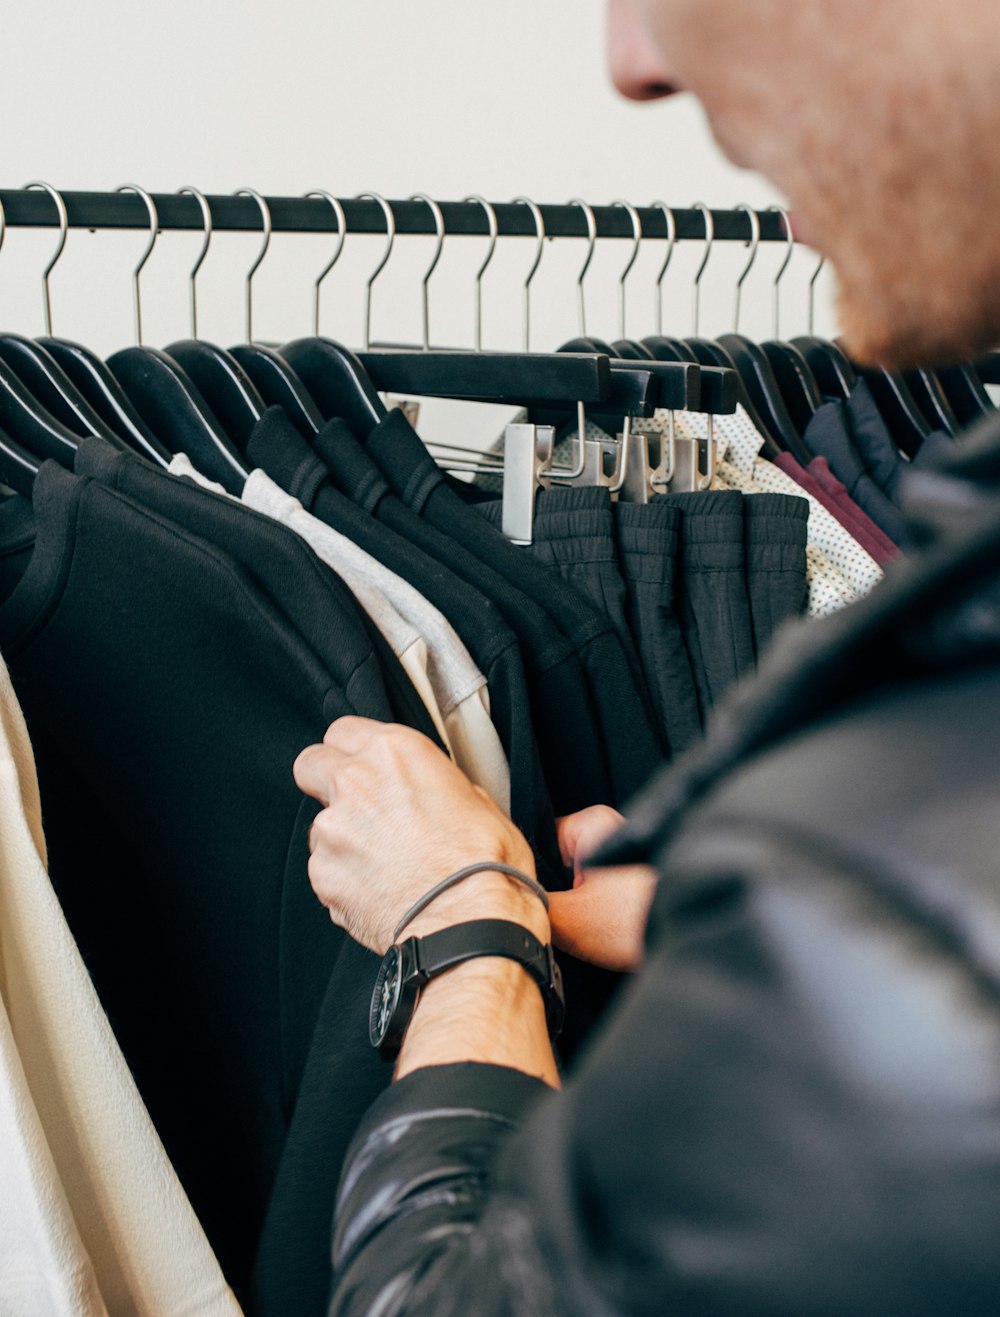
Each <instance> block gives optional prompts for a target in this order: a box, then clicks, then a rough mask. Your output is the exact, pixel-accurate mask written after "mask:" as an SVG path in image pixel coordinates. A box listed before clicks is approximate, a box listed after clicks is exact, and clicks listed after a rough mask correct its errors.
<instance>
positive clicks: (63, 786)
mask: <svg viewBox="0 0 1000 1317" xmlns="http://www.w3.org/2000/svg"><path fill="white" fill-rule="evenodd" d="M33 504H34V506H33V516H32V509H31V508H29V507H28V506H27V505H26V504H25V503H24V502H23V500H18V499H15V500H11V501H10V502H9V503H7V504H4V505H3V506H0V600H2V603H0V651H2V652H3V655H4V658H5V659H6V661H7V664H8V666H9V668H10V673H11V678H12V680H13V683H14V689H15V691H16V693H17V696H18V699H19V701H20V703H21V706H22V708H23V709H24V713H25V717H26V719H27V723H28V728H29V732H30V734H31V738H32V745H33V747H34V751H35V756H36V761H37V765H38V773H39V780H40V786H41V793H42V800H43V801H44V809H45V829H46V836H47V841H48V846H49V855H50V865H51V874H52V880H53V884H54V886H55V889H56V891H57V893H58V895H59V899H60V901H61V903H62V906H63V909H64V910H65V913H66V917H67V920H68V921H69V925H70V928H71V929H72V931H73V934H74V937H75V938H76V940H77V942H78V944H79V946H80V950H81V953H82V954H83V957H84V960H85V962H86V964H87V967H88V969H89V971H90V973H91V975H92V977H93V979H94V982H95V985H96V987H97V990H98V993H99V995H100V998H101V1001H102V1003H103V1005H104V1007H105V1009H106V1010H107V1012H108V1015H109V1017H110V1020H111V1023H112V1026H113V1028H114V1030H115V1033H116V1036H117V1038H118V1040H119V1043H120V1044H121V1047H122V1050H123V1052H124V1053H125V1056H126V1059H127V1061H128V1063H129V1066H130V1068H131V1069H132V1072H133V1074H134V1075H135V1078H136V1081H137V1083H138V1086H139V1090H140V1092H141V1094H142V1096H143V1099H144V1101H145V1103H146V1105H147V1107H148V1108H149V1111H150V1114H151V1116H152V1118H153V1121H154V1123H155V1125H156V1127H157V1130H158V1131H159V1133H160V1136H161V1138H162V1139H163V1141H164V1144H165V1146H166V1149H167V1152H168V1155H169V1156H170V1158H171V1160H172V1162H173V1164H174V1166H175V1167H176V1169H177V1172H178V1174H179V1176H180V1179H181V1182H182V1184H183V1185H184V1187H185V1190H186V1191H187V1193H188V1195H189V1196H190V1198H191V1201H192V1204H193V1206H194V1209H195V1211H196V1212H197V1214H198V1216H199V1218H200V1219H201V1221H202V1223H203V1225H204V1227H205V1230H206V1233H207V1235H208V1237H209V1239H210V1241H211V1243H212V1245H213V1247H214V1249H215V1250H216V1253H217V1255H218V1257H219V1260H220V1262H221V1264H222V1266H223V1270H224V1271H225V1273H226V1276H227V1278H228V1279H229V1281H230V1283H231V1284H232V1285H233V1286H234V1288H235V1289H236V1291H237V1293H238V1295H240V1297H241V1298H242V1297H243V1296H244V1295H245V1292H246V1286H247V1280H248V1275H249V1271H250V1267H251V1262H252V1259H253V1255H254V1251H255V1247H256V1245H257V1240H258V1235H259V1233H260V1230H261V1226H262V1223H263V1220H264V1214H265V1210H266V1208H267V1205H268V1201H269V1198H270V1197H271V1193H272V1186H273V1184H274V1181H275V1177H276V1175H277V1173H278V1170H279V1163H280V1161H281V1158H282V1154H283V1149H284V1146H285V1143H286V1134H287V1130H288V1127H289V1121H290V1119H291V1116H292V1113H293V1111H294V1109H295V1107H296V1099H297V1093H298V1090H299V1086H300V1082H301V1079H302V1072H303V1068H304V1065H305V1059H306V1056H307V1054H308V1052H309V1048H310V1044H311V1040H312V1036H313V1031H314V1027H315V1026H316V1022H317V1017H318V1015H319V1012H320V1006H321V1003H322V1002H323V999H324V994H325V993H327V988H328V984H329V983H330V982H331V978H330V976H331V972H332V971H334V970H335V969H337V970H338V971H339V978H340V979H343V978H346V980H347V981H348V982H350V983H354V982H357V983H358V984H361V983H362V982H364V983H365V985H366V986H370V984H371V983H372V982H373V979H374V960H375V958H374V957H373V956H371V955H370V954H369V953H367V952H363V951H361V949H360V948H358V947H357V946H356V944H354V943H352V942H350V941H349V940H348V939H346V938H345V936H344V934H343V933H342V932H341V931H340V930H338V929H337V928H335V927H334V925H333V924H332V923H331V921H330V919H329V917H328V915H327V913H326V911H324V910H323V909H322V907H321V906H320V905H319V903H318V902H317V901H316V898H315V896H314V895H313V892H312V889H311V888H310V885H309V882H308V877H307V863H308V854H309V848H308V829H309V825H310V823H311V821H312V819H313V818H314V817H315V812H316V806H315V804H314V802H312V801H310V800H308V799H307V798H305V797H304V796H303V795H302V794H301V792H300V791H299V790H298V788H297V787H296V785H295V782H294V780H293V778H292V771H291V770H292V763H293V762H294V760H295V757H296V756H297V755H298V753H299V751H300V750H301V749H302V748H303V747H304V746H306V745H308V744H310V743H312V742H315V741H317V740H319V739H321V738H322V735H323V733H324V731H325V729H326V728H327V726H328V725H329V724H330V723H331V722H332V721H333V720H334V719H335V718H336V717H339V716H341V715H342V714H345V713H367V714H368V715H369V716H371V715H372V714H373V713H375V708H374V706H372V705H371V704H361V705H359V704H356V703H355V702H354V701H353V700H352V699H351V698H350V696H349V694H348V693H347V692H353V691H364V692H367V691H370V689H371V684H370V683H369V682H368V680H367V672H366V665H367V664H370V662H371V659H370V651H368V650H366V652H365V654H364V656H361V655H360V651H359V655H358V657H359V662H358V666H357V667H356V668H355V669H354V670H352V671H348V670H347V667H346V666H345V668H344V670H343V671H342V672H341V673H339V674H338V676H339V678H343V680H338V679H334V678H333V677H332V676H331V673H330V672H329V671H328V669H327V668H326V666H324V664H322V663H321V662H320V661H319V660H318V658H317V656H316V654H315V653H314V652H313V650H312V649H311V648H310V647H309V646H308V645H306V644H305V642H304V641H303V639H302V637H301V636H300V635H299V633H298V632H297V631H296V630H295V629H294V628H293V627H292V626H291V625H290V624H289V623H288V621H287V619H286V618H285V617H284V616H283V615H282V614H281V613H280V612H278V611H277V610H276V609H275V608H274V607H273V605H272V604H271V602H270V601H269V600H268V599H267V598H266V596H265V595H264V593H263V591H262V590H261V589H260V587H259V585H258V584H257V582H256V581H255V580H254V579H253V578H252V577H251V576H250V574H249V573H248V572H247V571H246V569H245V568H244V567H242V566H241V565H240V564H239V563H238V562H237V561H236V560H235V559H234V558H233V557H232V556H231V555H229V554H226V553H224V552H223V551H222V550H220V549H219V548H217V547H216V546H215V545H212V544H210V543H208V542H207V541H206V540H204V539H201V538H199V537H197V536H195V535H193V534H191V533H190V532H189V531H187V530H185V529H183V528H181V527H180V526H178V525H177V524H175V523H173V522H171V521H170V520H168V519H167V518H165V517H163V516H161V515H159V514H157V513H154V512H152V511H150V510H149V509H147V508H144V507H142V506H141V505H139V504H138V503H136V502H134V501H133V500H132V499H130V498H128V497H127V496H125V495H123V494H121V493H118V492H115V491H112V490H109V489H107V488H106V487H104V486H102V485H101V484H99V483H97V482H96V481H93V480H90V479H87V478H85V477H81V476H74V475H70V474H69V473H67V472H66V471H64V470H62V468H60V467H59V466H57V465H56V464H55V463H52V462H47V463H45V464H44V465H43V467H42V469H41V472H40V474H39V476H38V478H37V480H36V483H35V487H34V494H33ZM32 520H33V521H34V527H33V528H32V525H31V523H32ZM32 529H33V536H34V537H33V540H32ZM29 545H30V546H31V548H30V553H29V551H28V546H29ZM357 990H358V991H360V987H359V988H358V989H357ZM351 1004H352V1006H353V1002H352V1003H351ZM338 1005H339V1003H338V1002H337V1001H336V1000H331V998H330V997H329V996H327V997H326V1003H325V1007H324V1009H326V1010H327V1011H329V1010H331V1008H336V1007H337V1006H338ZM338 1014H339V1012H337V1011H336V1010H335V1009H334V1022H336V1017H337V1015H338ZM343 1018H344V1021H345V1027H346V1035H345V1037H344V1041H343V1043H342V1045H341V1049H340V1051H341V1059H342V1061H343V1066H342V1068H341V1069H340V1070H339V1071H338V1073H337V1075H336V1076H334V1077H333V1078H332V1080H331V1084H330V1098H331V1104H332V1105H333V1106H335V1107H336V1117H335V1118H333V1119H332V1120H331V1122H330V1123H331V1125H333V1126H334V1127H336V1126H337V1122H338V1121H339V1122H340V1124H341V1125H342V1126H343V1127H344V1134H345V1137H346V1135H347V1134H349V1132H350V1128H351V1127H352V1126H353V1122H354V1120H356V1118H357V1116H359V1115H360V1114H361V1112H363V1111H364V1110H365V1108H366V1107H367V1105H368V1104H369V1102H370V1101H371V1100H372V1098H373V1097H374V1096H375V1095H376V1094H377V1093H378V1092H379V1091H380V1090H381V1088H382V1087H384V1085H385V1083H387V1082H388V1078H389V1074H388V1069H389V1068H388V1067H387V1066H385V1065H383V1064H382V1063H381V1062H379V1061H378V1060H377V1058H376V1057H375V1054H374V1052H373V1050H372V1049H371V1048H370V1046H369V1045H368V1043H367V1039H366V1037H365V1035H364V1019H363V1017H362V1019H361V1020H360V1022H359V1021H357V1020H355V1019H354V1018H353V1016H351V1017H350V1018H348V1017H347V1016H344V1017H343ZM330 1140H331V1143H333V1142H335V1140H336V1136H335V1132H334V1133H333V1134H331V1135H330ZM342 1152H343V1141H341V1143H340V1145H339V1147H338V1148H337V1150H336V1152H335V1153H334V1154H332V1155H331V1161H333V1162H336V1164H337V1165H338V1166H339V1157H340V1155H341V1154H342ZM333 1192H334V1186H333V1185H331V1186H329V1193H328V1202H327V1205H328V1206H332V1201H333ZM328 1219H329V1218H328V1216H327V1217H326V1218H325V1219H324V1223H323V1228H322V1229H321V1230H320V1232H319V1235H320V1236H322V1234H323V1233H325V1224H326V1221H328ZM305 1224H306V1225H308V1222H306V1223H305ZM313 1267H314V1270H315V1272H316V1274H317V1276H319V1277H320V1279H321V1280H322V1278H323V1277H324V1276H326V1274H327V1271H328V1252H327V1247H326V1244H325V1243H323V1244H322V1246H320V1245H319V1243H317V1245H316V1246H315V1256H314V1258H313ZM287 1311H292V1307H291V1306H289V1308H288V1309H287Z"/></svg>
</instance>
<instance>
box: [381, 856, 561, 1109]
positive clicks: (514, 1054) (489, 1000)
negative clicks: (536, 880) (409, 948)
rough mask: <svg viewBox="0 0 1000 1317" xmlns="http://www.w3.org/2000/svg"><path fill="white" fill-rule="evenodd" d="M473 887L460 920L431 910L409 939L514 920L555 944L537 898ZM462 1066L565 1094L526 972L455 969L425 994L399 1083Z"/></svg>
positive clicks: (496, 960) (500, 966)
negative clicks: (517, 1074)
mask: <svg viewBox="0 0 1000 1317" xmlns="http://www.w3.org/2000/svg"><path fill="white" fill-rule="evenodd" d="M473 883H476V886H475V888H473ZM469 887H470V891H469V892H468V893H467V894H466V897H467V899H466V901H465V903H464V906H463V909H462V912H461V917H460V918H459V917H457V916H456V915H455V914H454V913H452V914H450V915H449V916H448V917H444V911H443V910H442V909H438V910H435V909H434V906H431V907H429V908H428V910H427V911H426V912H425V914H424V915H423V916H420V917H418V919H416V920H414V921H413V924H412V925H411V926H410V927H409V928H408V929H407V930H406V931H407V935H408V936H409V935H412V936H415V937H422V936H425V935H426V934H428V933H431V932H436V931H437V930H438V929H439V928H441V927H443V926H445V924H447V923H457V922H460V921H461V920H465V919H487V918H488V919H509V920H511V921H512V922H513V923H516V924H521V925H523V926H524V927H525V928H527V929H529V930H530V931H531V932H532V933H534V935H535V936H536V937H537V938H539V939H540V940H541V941H542V942H548V941H550V940H551V930H550V928H549V922H548V918H547V916H546V914H545V910H544V908H543V907H542V905H541V903H540V902H539V901H538V900H537V898H536V897H534V896H532V895H531V894H530V893H522V892H520V891H519V890H517V889H516V888H515V887H514V885H513V884H512V883H511V882H510V881H509V880H501V881H500V882H499V883H497V882H496V881H495V880H490V879H487V881H486V882H485V883H484V882H481V881H480V882H477V880H470V884H469ZM456 1061H482V1062H486V1063H488V1064H490V1065H501V1066H510V1067H511V1068H512V1069H515V1070H522V1071H524V1073H525V1074H529V1075H533V1076H535V1078H537V1079H541V1080H543V1081H544V1082H545V1083H546V1084H549V1085H551V1086H552V1087H553V1088H558V1087H559V1072H558V1070H557V1068H556V1062H555V1057H554V1055H553V1052H552V1045H551V1042H550V1041H549V1031H548V1025H547V1023H546V1019H545V1004H544V1002H543V1000H542V994H541V992H540V991H539V989H538V984H537V983H535V982H534V980H533V979H532V978H531V977H530V975H529V974H528V973H527V971H526V970H525V969H524V967H523V966H521V965H518V964H517V963H515V962H514V961H511V960H504V959H502V958H501V957H498V956H488V957H487V956H483V957H479V958H478V959H476V960H470V961H466V962H465V963H464V964H462V965H456V967H455V968H454V969H451V970H448V972H447V973H446V974H442V975H441V976H440V977H438V978H435V979H432V980H431V982H430V983H428V984H427V985H426V986H425V987H424V988H423V989H422V990H421V993H420V998H419V1001H418V1002H417V1008H416V1011H415V1012H414V1015H413V1019H412V1020H411V1022H410V1027H409V1028H408V1029H407V1031H406V1037H405V1039H404V1040H403V1046H402V1050H401V1051H400V1054H399V1061H398V1063H397V1066H396V1078H397V1079H401V1078H402V1077H403V1076H404V1075H407V1074H409V1073H410V1072H411V1071H413V1070H417V1069H419V1068H420V1067H421V1066H428V1065H447V1064H450V1063H452V1062H456Z"/></svg>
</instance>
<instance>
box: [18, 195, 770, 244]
mask: <svg viewBox="0 0 1000 1317" xmlns="http://www.w3.org/2000/svg"><path fill="white" fill-rule="evenodd" d="M152 196H153V202H154V204H155V206H156V213H157V219H158V221H159V227H160V230H161V231H162V230H164V229H197V230H199V231H200V230H202V229H203V228H204V217H203V215H202V213H201V209H200V207H199V204H198V201H197V199H196V198H195V197H193V196H191V195H186V194H185V195H178V194H177V193H173V192H154V193H153V194H152ZM62 197H63V200H64V201H65V203H66V213H67V215H68V218H69V226H70V228H71V229H148V227H149V213H148V211H147V210H146V207H145V205H144V203H143V201H142V199H141V197H138V196H136V195H135V194H134V193H126V192H122V193H118V192H63V193H62ZM265 201H266V203H267V205H268V207H269V208H270V211H271V221H272V230H273V231H274V232H276V233H336V232H337V231H338V228H337V221H336V216H335V214H334V210H333V207H332V206H331V205H330V204H329V202H327V201H325V200H323V199H322V198H319V197H265ZM0 202H2V204H3V208H4V212H5V214H6V218H7V223H8V225H10V226H11V227H13V228H55V227H57V225H58V222H59V218H58V216H57V214H56V210H55V206H54V205H53V203H52V198H51V197H50V196H48V195H47V194H46V193H45V192H41V191H36V190H32V191H28V190H27V189H22V188H10V189H0ZM208 204H209V207H210V209H211V213H212V227H213V229H214V230H216V231H218V230H223V231H229V232H234V231H238V230H250V231H253V232H255V233H259V232H260V208H259V207H258V205H257V202H256V201H255V200H254V199H253V198H252V197H246V196H244V197H234V196H209V197H208ZM341 204H342V206H343V208H344V215H345V218H346V221H347V231H348V232H349V233H384V232H385V216H384V215H383V213H382V210H381V209H380V207H379V205H378V203H377V202H375V201H367V200H358V199H355V198H345V199H344V200H343V201H342V202H341ZM389 204H390V205H391V207H392V213H393V215H394V217H395V220H396V232H397V233H427V234H433V233H435V231H436V230H435V225H434V215H433V214H432V213H431V209H430V207H429V206H427V205H426V204H425V203H424V202H423V201H391V202H390V203H389ZM439 205H440V208H441V213H442V215H443V216H444V224H445V229H444V231H445V233H446V234H449V235H450V234H456V235H462V234H468V235H478V236H482V237H485V236H487V235H488V234H489V231H490V230H489V221H488V218H487V215H486V212H485V211H484V209H483V207H482V206H481V205H479V204H478V203H476V202H467V201H442V202H440V203H439ZM493 208H494V210H495V211H496V217H497V224H498V231H499V233H500V235H501V236H502V237H523V238H534V237H536V236H537V230H536V227H535V221H534V218H533V216H532V214H531V211H530V210H529V208H528V207H527V206H523V205H518V204H516V203H508V202H496V203H495V204H494V207H493ZM540 210H541V212H542V217H543V219H544V221H545V234H546V236H547V237H550V238H586V237H587V236H588V229H587V217H586V216H585V215H584V213H583V210H582V209H581V207H579V206H561V205H560V206H555V205H553V206H541V207H540ZM637 212H638V215H639V218H640V220H641V223H642V233H643V237H644V238H666V237H667V236H668V232H667V221H666V218H665V216H664V214H663V212H662V211H661V210H659V209H658V208H656V207H652V206H640V207H638V208H637ZM593 214H594V218H595V220H596V222H597V237H599V238H634V230H633V227H632V220H631V219H630V217H629V216H628V214H626V212H625V211H624V210H623V209H622V207H620V206H617V207H616V206H594V207H593ZM673 214H674V219H675V221H676V224H677V237H678V238H680V239H692V240H698V241H704V237H705V220H704V217H703V215H702V214H701V212H700V211H697V210H690V209H684V208H678V209H676V210H674V212H673ZM712 218H713V220H714V221H715V238H716V240H717V241H723V242H727V241H728V242H747V241H748V240H749V239H750V236H751V231H750V219H749V216H748V215H747V213H746V212H745V211H738V210H713V211H712ZM758 219H759V220H760V228H761V233H760V236H761V240H762V241H764V242H784V241H785V240H786V235H785V230H784V223H783V221H782V219H781V216H780V215H778V214H773V213H770V212H768V211H763V210H762V211H760V212H758Z"/></svg>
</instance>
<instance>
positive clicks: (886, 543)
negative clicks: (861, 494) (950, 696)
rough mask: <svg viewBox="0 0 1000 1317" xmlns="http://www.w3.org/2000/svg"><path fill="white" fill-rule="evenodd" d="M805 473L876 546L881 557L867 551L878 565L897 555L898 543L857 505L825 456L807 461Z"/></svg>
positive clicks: (872, 551)
mask: <svg viewBox="0 0 1000 1317" xmlns="http://www.w3.org/2000/svg"><path fill="white" fill-rule="evenodd" d="M807 474H808V475H811V476H812V477H813V479H814V480H816V481H817V482H818V483H819V484H820V485H821V486H822V488H823V489H824V490H826V491H827V493H829V494H830V496H831V497H832V498H834V499H836V501H837V503H838V505H839V506H840V507H842V508H843V509H844V511H845V513H846V515H848V516H850V517H853V518H854V520H855V521H856V522H857V523H858V525H859V527H860V528H861V530H862V531H864V533H865V535H866V536H867V537H868V538H870V539H871V540H872V542H873V543H874V544H876V545H877V546H878V548H879V552H880V553H881V554H882V557H879V556H878V554H876V553H875V552H874V550H871V549H869V552H870V553H871V555H872V557H873V558H874V559H875V561H876V562H877V563H878V564H879V565H880V566H884V565H885V564H886V563H887V562H891V561H892V560H893V559H894V558H897V557H898V556H899V553H900V548H899V545H898V544H896V543H895V541H894V540H892V539H890V537H889V536H888V535H886V533H885V531H884V530H882V528H881V527H880V526H877V525H876V524H875V522H874V521H872V519H871V517H869V515H868V514H867V512H865V511H864V509H863V508H860V507H858V505H857V503H855V501H854V499H853V498H851V495H850V493H849V492H848V490H847V486H846V485H844V484H843V483H842V482H841V481H840V480H838V478H837V477H836V476H835V475H834V473H833V470H832V468H831V466H830V463H829V462H828V461H827V460H826V458H825V457H814V458H813V460H812V461H811V462H810V463H809V466H808V468H807Z"/></svg>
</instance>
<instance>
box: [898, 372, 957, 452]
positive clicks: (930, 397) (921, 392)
mask: <svg viewBox="0 0 1000 1317" xmlns="http://www.w3.org/2000/svg"><path fill="white" fill-rule="evenodd" d="M903 379H904V380H906V383H907V384H908V385H909V386H910V392H911V393H912V394H913V396H914V398H915V399H916V400H917V406H918V407H919V408H920V410H921V411H922V412H923V414H924V416H925V417H926V418H927V422H928V424H929V425H930V426H931V428H932V429H934V430H943V431H944V432H945V434H948V435H951V436H952V438H954V437H955V435H956V434H958V432H959V430H961V428H962V426H961V424H960V422H959V419H958V417H957V416H956V415H955V413H954V412H953V411H952V409H951V403H950V402H949V401H948V399H947V397H946V396H945V392H944V389H943V388H942V387H941V382H940V381H939V380H938V378H937V375H936V373H935V372H934V371H932V370H908V371H904V372H903Z"/></svg>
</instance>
